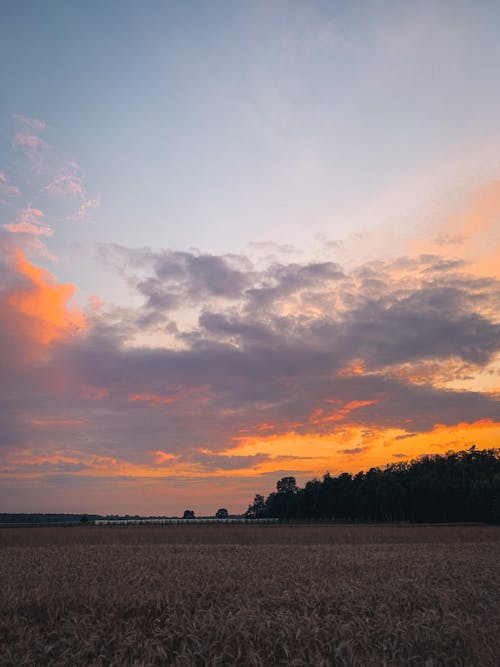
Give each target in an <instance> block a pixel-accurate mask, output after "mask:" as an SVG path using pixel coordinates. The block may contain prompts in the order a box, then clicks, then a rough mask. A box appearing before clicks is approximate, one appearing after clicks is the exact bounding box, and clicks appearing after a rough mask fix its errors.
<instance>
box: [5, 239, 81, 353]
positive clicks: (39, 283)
mask: <svg viewBox="0 0 500 667" xmlns="http://www.w3.org/2000/svg"><path fill="white" fill-rule="evenodd" d="M14 266H15V269H16V270H17V272H18V273H19V274H20V275H21V276H22V277H23V278H24V284H23V285H22V286H18V287H16V288H15V289H14V290H13V292H12V293H11V294H10V295H9V297H8V299H7V303H8V304H9V306H11V307H12V308H13V309H14V310H16V311H17V312H19V313H21V314H23V315H26V316H28V317H29V318H30V319H31V324H32V327H31V334H32V336H33V338H34V339H35V340H36V341H37V342H39V343H40V344H42V345H48V344H50V343H52V342H53V341H55V340H57V339H59V338H61V337H63V336H65V335H68V334H71V333H73V332H75V331H78V330H80V329H82V328H84V327H85V325H86V321H85V318H84V316H83V314H82V313H81V312H80V311H79V310H78V309H77V308H74V307H71V305H70V302H71V299H72V297H73V295H74V293H75V291H76V288H75V287H74V286H73V285H70V284H62V283H59V284H58V283H56V282H55V281H54V278H53V276H52V275H51V274H50V273H49V272H48V271H46V270H45V269H43V268H38V267H36V266H34V265H33V264H31V263H30V262H28V260H27V259H26V257H25V256H24V253H23V252H22V251H21V250H17V251H16V254H15V261H14Z"/></svg>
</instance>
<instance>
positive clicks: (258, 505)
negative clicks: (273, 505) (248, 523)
mask: <svg viewBox="0 0 500 667" xmlns="http://www.w3.org/2000/svg"><path fill="white" fill-rule="evenodd" d="M265 515H266V501H265V500H264V496H261V495H260V494H259V493H258V494H257V495H256V496H255V498H254V501H253V503H252V504H251V505H249V506H248V509H247V511H246V512H245V516H246V517H247V518H248V519H262V517H264V516H265Z"/></svg>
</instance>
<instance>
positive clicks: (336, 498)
mask: <svg viewBox="0 0 500 667" xmlns="http://www.w3.org/2000/svg"><path fill="white" fill-rule="evenodd" d="M276 489H277V491H276V492H273V493H270V494H269V496H268V497H267V499H266V500H265V501H264V498H263V497H262V496H255V500H254V503H253V505H250V507H249V508H248V512H247V516H252V517H257V516H269V517H278V518H293V517H303V518H309V519H313V518H314V519H327V518H328V519H339V520H363V521H413V522H419V521H425V522H448V521H494V522H499V523H500V449H483V450H478V449H476V447H475V446H472V447H470V448H469V449H468V450H465V451H461V452H447V453H446V454H445V455H444V456H441V455H432V456H422V457H420V458H418V459H415V460H413V461H411V462H401V463H395V464H391V465H388V466H386V467H385V468H370V470H368V471H367V472H363V471H361V472H358V473H356V474H355V475H351V474H350V473H347V472H346V473H342V474H341V475H338V476H337V477H333V476H332V475H330V474H329V473H326V474H325V475H324V477H323V479H322V480H321V481H320V480H317V479H315V480H311V481H310V482H307V484H306V485H305V487H304V488H303V489H299V488H298V487H297V484H296V480H295V478H294V477H283V478H282V479H280V480H278V482H277V484H276Z"/></svg>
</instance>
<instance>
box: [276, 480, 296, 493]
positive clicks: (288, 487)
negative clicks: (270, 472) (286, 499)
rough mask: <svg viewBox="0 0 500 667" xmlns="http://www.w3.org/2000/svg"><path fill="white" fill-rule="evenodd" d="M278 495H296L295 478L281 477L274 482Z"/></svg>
mask: <svg viewBox="0 0 500 667" xmlns="http://www.w3.org/2000/svg"><path fill="white" fill-rule="evenodd" d="M276 488H277V489H278V493H297V491H298V489H297V480H296V479H295V477H283V478H282V479H280V480H278V481H277V482H276Z"/></svg>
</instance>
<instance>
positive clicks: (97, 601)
mask: <svg viewBox="0 0 500 667" xmlns="http://www.w3.org/2000/svg"><path fill="white" fill-rule="evenodd" d="M499 563H500V528H498V527H489V526H432V527H427V526H238V525H235V526H167V527H146V526H145V527H120V528H113V527H111V528H108V527H91V526H88V527H87V526H82V527H75V528H55V527H52V528H26V529H25V528H17V529H4V530H2V531H0V571H1V573H2V586H1V587H0V637H2V639H3V641H1V642H0V664H1V665H16V666H17V665H103V666H104V665H106V666H111V665H200V666H201V665H214V666H215V665H296V666H299V665H349V666H353V665H363V666H365V665H374V666H375V665H426V666H432V665H457V666H458V665H471V666H472V665H474V667H476V666H481V665H485V666H486V667H488V666H490V665H491V666H492V667H493V666H495V667H496V666H497V665H499V664H500V640H499V639H498V638H499V637H500V594H499V591H500V566H499Z"/></svg>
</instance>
